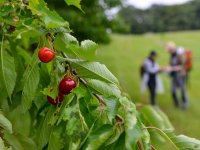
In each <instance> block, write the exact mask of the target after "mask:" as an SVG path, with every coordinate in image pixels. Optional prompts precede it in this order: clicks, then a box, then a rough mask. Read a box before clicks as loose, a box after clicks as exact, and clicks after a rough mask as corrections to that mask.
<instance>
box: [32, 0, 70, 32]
mask: <svg viewBox="0 0 200 150" xmlns="http://www.w3.org/2000/svg"><path fill="white" fill-rule="evenodd" d="M28 8H29V9H30V10H31V11H32V13H33V15H38V16H39V17H40V18H41V20H43V21H44V23H45V25H46V27H47V28H59V27H67V28H69V24H68V22H66V21H65V20H64V19H63V18H62V17H60V16H59V15H58V14H57V13H56V12H54V11H51V10H49V8H48V7H47V5H46V3H45V2H44V0H30V1H29V5H28Z"/></svg>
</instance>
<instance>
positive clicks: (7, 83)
mask: <svg viewBox="0 0 200 150" xmlns="http://www.w3.org/2000/svg"><path fill="white" fill-rule="evenodd" d="M0 63H1V65H0V70H1V71H0V73H2V75H1V76H2V82H3V84H4V87H5V89H6V92H7V93H8V96H9V98H10V99H11V95H12V92H13V90H14V87H15V82H16V78H17V74H16V71H15V63H14V58H13V57H12V56H10V55H9V54H8V52H7V51H6V50H5V49H3V41H2V43H1V53H0Z"/></svg>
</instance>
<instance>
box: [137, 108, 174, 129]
mask: <svg viewBox="0 0 200 150" xmlns="http://www.w3.org/2000/svg"><path fill="white" fill-rule="evenodd" d="M140 112H141V113H142V114H143V116H144V118H145V119H146V120H147V122H148V123H149V125H152V126H155V127H157V128H159V129H170V130H173V127H172V125H171V124H170V123H169V120H168V118H167V117H166V116H164V115H163V114H161V111H159V110H157V109H156V108H154V107H152V106H145V107H143V108H142V109H141V110H140Z"/></svg>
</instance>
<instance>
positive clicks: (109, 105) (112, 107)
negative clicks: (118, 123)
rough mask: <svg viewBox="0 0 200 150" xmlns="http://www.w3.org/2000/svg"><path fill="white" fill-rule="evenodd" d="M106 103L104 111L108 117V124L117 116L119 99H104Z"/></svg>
mask: <svg viewBox="0 0 200 150" xmlns="http://www.w3.org/2000/svg"><path fill="white" fill-rule="evenodd" d="M104 100H105V102H106V111H107V115H108V119H109V120H110V122H112V120H113V119H114V118H115V116H116V115H117V111H118V108H119V99H118V98H116V97H109V98H105V99H104Z"/></svg>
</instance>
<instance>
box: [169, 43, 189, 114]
mask: <svg viewBox="0 0 200 150" xmlns="http://www.w3.org/2000/svg"><path fill="white" fill-rule="evenodd" d="M166 49H167V52H168V53H169V54H170V56H171V57H170V67H171V68H170V76H171V92H172V97H173V100H174V105H175V107H179V100H178V96H177V89H180V90H181V96H182V108H183V109H184V110H185V109H187V107H188V98H187V92H186V77H187V69H186V62H187V61H186V60H187V59H186V58H187V57H186V53H185V49H184V48H181V47H177V46H176V44H175V43H174V42H169V43H167V45H166Z"/></svg>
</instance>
